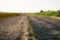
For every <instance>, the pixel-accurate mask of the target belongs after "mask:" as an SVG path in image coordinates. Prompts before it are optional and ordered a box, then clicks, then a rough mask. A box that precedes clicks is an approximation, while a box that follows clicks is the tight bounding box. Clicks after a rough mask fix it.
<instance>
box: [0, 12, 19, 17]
mask: <svg viewBox="0 0 60 40" xmlns="http://www.w3.org/2000/svg"><path fill="white" fill-rule="evenodd" d="M18 15H19V13H12V12H0V18H5V17H8V16H18Z"/></svg>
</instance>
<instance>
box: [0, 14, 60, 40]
mask: <svg viewBox="0 0 60 40" xmlns="http://www.w3.org/2000/svg"><path fill="white" fill-rule="evenodd" d="M0 40H60V19H55V18H52V17H44V16H25V15H21V16H11V17H6V18H0Z"/></svg>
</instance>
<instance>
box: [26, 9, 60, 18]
mask: <svg viewBox="0 0 60 40" xmlns="http://www.w3.org/2000/svg"><path fill="white" fill-rule="evenodd" d="M26 15H35V16H36V15H37V16H57V17H60V10H57V11H51V10H48V11H43V10H41V11H40V12H36V13H26Z"/></svg>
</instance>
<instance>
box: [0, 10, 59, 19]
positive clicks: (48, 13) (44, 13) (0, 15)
mask: <svg viewBox="0 0 60 40" xmlns="http://www.w3.org/2000/svg"><path fill="white" fill-rule="evenodd" d="M24 14H26V15H34V16H56V17H60V10H57V11H51V10H48V11H43V10H41V11H40V12H35V13H24ZM18 15H20V13H12V12H0V18H4V17H8V16H18Z"/></svg>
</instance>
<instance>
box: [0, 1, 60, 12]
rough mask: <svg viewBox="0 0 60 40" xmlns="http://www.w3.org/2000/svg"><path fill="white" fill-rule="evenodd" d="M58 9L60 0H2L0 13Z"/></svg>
mask: <svg viewBox="0 0 60 40" xmlns="http://www.w3.org/2000/svg"><path fill="white" fill-rule="evenodd" d="M58 9H60V0H0V11H9V12H35V11H39V10H58Z"/></svg>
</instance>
